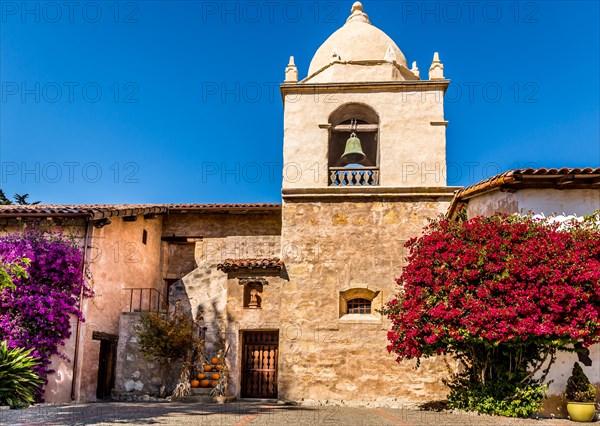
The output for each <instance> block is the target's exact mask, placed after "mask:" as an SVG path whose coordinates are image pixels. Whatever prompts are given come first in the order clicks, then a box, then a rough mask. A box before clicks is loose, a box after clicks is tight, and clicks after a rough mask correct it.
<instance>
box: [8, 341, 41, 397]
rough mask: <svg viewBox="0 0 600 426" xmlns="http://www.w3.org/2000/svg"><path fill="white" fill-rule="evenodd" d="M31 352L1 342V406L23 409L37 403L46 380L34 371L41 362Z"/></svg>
mask: <svg viewBox="0 0 600 426" xmlns="http://www.w3.org/2000/svg"><path fill="white" fill-rule="evenodd" d="M31 352H32V350H31V349H29V350H25V349H21V348H12V349H11V348H8V345H7V343H6V341H2V342H0V405H9V406H10V407H11V408H22V407H26V406H28V405H31V404H33V403H34V402H35V395H36V393H37V392H38V391H39V389H40V388H41V386H42V385H43V383H44V380H43V379H42V377H40V376H39V375H38V374H37V373H36V372H34V370H33V368H34V367H36V366H37V365H39V360H38V359H37V358H34V357H32V356H31Z"/></svg>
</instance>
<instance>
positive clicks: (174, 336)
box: [137, 304, 198, 364]
mask: <svg viewBox="0 0 600 426" xmlns="http://www.w3.org/2000/svg"><path fill="white" fill-rule="evenodd" d="M137 334H138V338H139V340H138V342H139V345H140V349H141V351H142V352H143V353H144V355H146V357H148V358H150V359H154V360H156V361H158V362H159V363H161V364H169V363H171V362H173V361H177V360H183V359H185V358H186V357H187V356H188V354H189V352H190V351H191V350H192V349H193V347H194V346H193V345H194V342H196V340H197V339H198V336H197V333H196V329H195V326H194V321H193V319H192V317H191V315H189V314H187V313H186V312H185V311H184V310H183V309H182V308H181V307H180V305H179V304H176V305H175V306H174V308H172V309H171V310H170V311H169V312H168V313H167V312H147V313H145V314H143V315H142V317H141V320H140V327H139V329H138V333H137Z"/></svg>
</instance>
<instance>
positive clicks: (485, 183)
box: [446, 167, 600, 217]
mask: <svg viewBox="0 0 600 426" xmlns="http://www.w3.org/2000/svg"><path fill="white" fill-rule="evenodd" d="M567 176H573V177H575V176H577V177H578V178H579V181H580V182H577V183H581V184H584V185H590V184H591V185H597V184H598V181H597V179H594V180H593V182H592V183H589V182H590V181H589V178H599V177H600V167H597V168H592V167H585V168H567V167H563V168H560V169H545V168H540V169H532V168H529V169H516V170H509V171H506V172H504V173H500V174H499V175H496V176H492V177H490V178H488V179H485V180H482V181H480V182H478V183H476V184H474V185H471V186H468V187H466V188H463V189H461V190H459V191H457V192H456V194H455V195H454V198H453V199H452V203H451V204H450V207H449V208H448V213H447V214H446V215H447V217H451V216H452V215H453V213H454V211H455V210H456V208H457V206H458V204H459V203H461V202H464V201H465V200H467V199H469V198H471V197H474V196H477V195H480V194H483V193H485V192H489V191H491V190H494V189H496V188H503V187H515V188H517V187H519V186H521V185H523V183H524V182H525V181H527V182H528V183H529V185H530V186H532V187H535V186H536V185H538V186H539V187H540V188H541V187H543V186H542V182H543V181H544V180H545V181H546V182H548V181H552V182H553V183H554V184H560V182H559V181H560V179H563V178H565V177H567ZM573 183H575V180H573V181H569V184H573ZM571 187H573V186H571ZM562 188H563V189H567V188H569V186H568V185H566V184H565V185H564V186H563V187H562Z"/></svg>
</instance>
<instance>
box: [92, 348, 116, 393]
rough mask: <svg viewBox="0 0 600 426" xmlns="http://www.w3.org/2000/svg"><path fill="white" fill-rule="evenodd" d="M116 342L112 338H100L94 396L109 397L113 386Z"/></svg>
mask: <svg viewBox="0 0 600 426" xmlns="http://www.w3.org/2000/svg"><path fill="white" fill-rule="evenodd" d="M116 355H117V343H116V342H114V341H112V340H100V359H99V360H98V385H97V387H96V398H98V399H104V398H108V397H110V394H111V391H112V389H113V387H114V386H115V361H116V358H117V357H116Z"/></svg>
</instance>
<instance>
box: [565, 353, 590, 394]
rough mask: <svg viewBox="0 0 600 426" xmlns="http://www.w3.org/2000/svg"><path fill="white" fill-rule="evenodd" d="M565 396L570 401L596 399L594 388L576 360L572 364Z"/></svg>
mask: <svg viewBox="0 0 600 426" xmlns="http://www.w3.org/2000/svg"><path fill="white" fill-rule="evenodd" d="M565 396H566V397H567V401H570V402H594V401H595V400H596V388H595V387H594V385H592V384H591V383H590V380H589V379H588V378H587V376H586V375H585V373H584V372H583V370H582V369H581V366H580V365H579V363H578V362H576V363H575V364H573V371H572V372H571V377H569V380H568V381H567V388H566V390H565Z"/></svg>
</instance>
